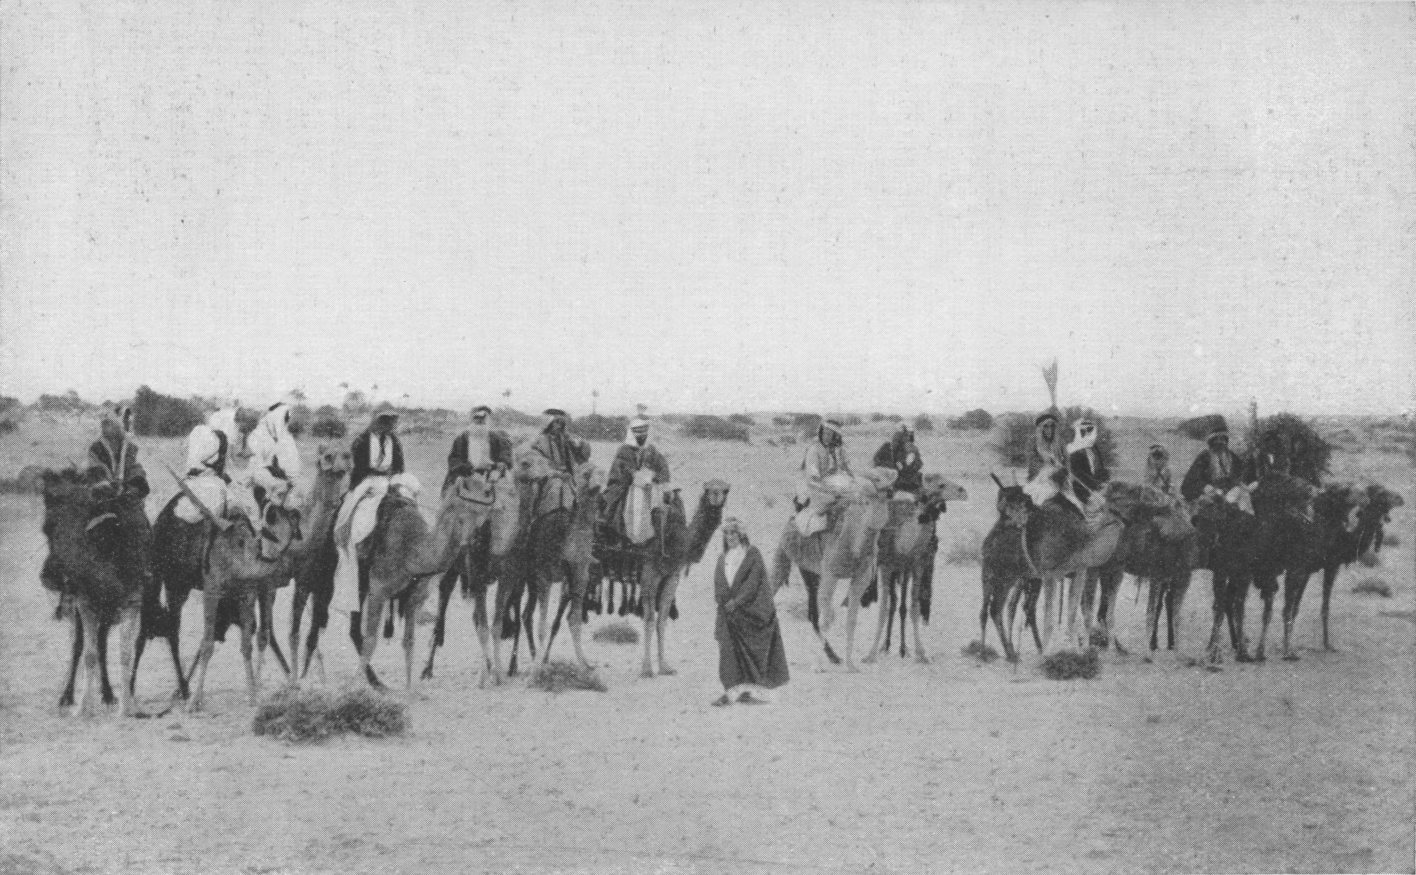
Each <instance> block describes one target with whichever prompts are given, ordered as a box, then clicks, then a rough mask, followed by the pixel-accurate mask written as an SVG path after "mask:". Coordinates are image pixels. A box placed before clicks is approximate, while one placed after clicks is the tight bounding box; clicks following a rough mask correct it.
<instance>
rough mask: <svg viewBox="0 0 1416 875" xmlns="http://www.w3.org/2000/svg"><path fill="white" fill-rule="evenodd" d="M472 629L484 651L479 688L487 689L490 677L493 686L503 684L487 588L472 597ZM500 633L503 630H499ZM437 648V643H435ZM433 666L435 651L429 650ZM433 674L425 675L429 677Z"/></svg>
mask: <svg viewBox="0 0 1416 875" xmlns="http://www.w3.org/2000/svg"><path fill="white" fill-rule="evenodd" d="M472 628H473V629H475V630H476V631H477V645H478V646H479V647H480V648H481V650H482V671H481V672H480V674H479V676H478V678H477V688H478V689H486V686H487V678H488V677H489V676H490V677H491V679H492V683H493V684H497V685H500V684H501V671H500V654H497V653H496V652H495V647H494V646H493V641H494V640H495V638H494V637H493V635H492V630H491V624H490V622H489V620H488V617H487V588H486V587H485V586H484V587H480V588H478V589H477V591H476V593H475V594H474V595H473V597H472ZM497 631H498V632H500V631H501V630H500V629H498V630H497ZM433 646H434V647H436V642H434V645H433ZM493 656H496V657H497V662H495V663H494V662H493V661H492V658H493ZM432 664H433V649H432V648H431V647H430V648H429V650H428V666H429V668H431V667H432ZM430 674H431V672H427V673H425V674H424V677H425V678H426V677H428V676H429V675H430Z"/></svg>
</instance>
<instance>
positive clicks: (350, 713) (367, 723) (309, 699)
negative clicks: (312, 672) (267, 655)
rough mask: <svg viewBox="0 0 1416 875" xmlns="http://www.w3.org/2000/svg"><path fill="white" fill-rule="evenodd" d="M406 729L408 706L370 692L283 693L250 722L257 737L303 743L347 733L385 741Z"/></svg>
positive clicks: (315, 691)
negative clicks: (387, 737)
mask: <svg viewBox="0 0 1416 875" xmlns="http://www.w3.org/2000/svg"><path fill="white" fill-rule="evenodd" d="M407 729H408V715H407V708H406V706H405V705H404V704H403V703H402V702H399V701H398V700H397V699H392V698H389V697H388V696H385V695H382V694H379V693H376V692H374V691H373V690H370V689H367V688H355V689H350V690H344V691H342V692H338V693H334V692H330V691H328V690H319V689H304V690H296V691H293V692H292V691H290V690H289V689H282V690H280V691H279V692H277V693H276V694H275V695H274V696H272V697H270V698H269V699H267V700H265V701H264V702H262V703H261V705H260V707H258V708H257V709H256V715H255V717H254V718H253V719H252V721H251V731H252V732H254V733H255V734H256V735H269V736H272V737H274V738H278V739H280V740H281V741H300V742H306V741H321V740H323V739H326V738H329V737H330V736H332V735H343V734H346V733H352V734H354V735H364V736H368V737H370V738H384V737H386V736H390V735H402V734H403V733H404V732H405V731H406V730H407Z"/></svg>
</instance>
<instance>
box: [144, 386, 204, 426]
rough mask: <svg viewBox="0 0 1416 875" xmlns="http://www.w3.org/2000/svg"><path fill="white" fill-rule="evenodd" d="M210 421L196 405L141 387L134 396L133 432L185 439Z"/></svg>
mask: <svg viewBox="0 0 1416 875" xmlns="http://www.w3.org/2000/svg"><path fill="white" fill-rule="evenodd" d="M205 420H206V416H204V415H203V413H202V410H201V408H200V407H198V406H197V405H196V404H193V403H192V402H191V401H188V400H186V399H184V398H174V397H173V396H171V395H163V394H162V393H160V392H155V391H153V390H152V389H151V388H149V387H148V386H139V387H138V391H137V392H135V393H134V394H133V431H135V432H137V433H138V434H140V435H151V436H155V437H184V436H186V435H187V433H188V432H190V431H191V430H192V429H193V428H194V427H195V426H198V425H201V424H202V423H203V422H204V421H205Z"/></svg>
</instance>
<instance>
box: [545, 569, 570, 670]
mask: <svg viewBox="0 0 1416 875" xmlns="http://www.w3.org/2000/svg"><path fill="white" fill-rule="evenodd" d="M554 586H555V583H553V582H552V583H547V584H546V585H545V589H544V592H545V595H544V597H543V598H542V599H541V604H540V606H539V608H538V610H539V613H540V621H541V622H540V630H541V647H542V648H543V649H542V652H541V662H549V661H550V659H551V636H552V635H553V634H554V633H553V632H551V630H550V629H549V628H547V626H546V615H547V614H548V613H549V611H550V609H551V588H552V587H554ZM565 589H566V587H565V584H561V600H560V604H559V605H558V606H557V607H556V625H557V626H559V625H560V616H561V613H562V612H563V611H564V610H565Z"/></svg>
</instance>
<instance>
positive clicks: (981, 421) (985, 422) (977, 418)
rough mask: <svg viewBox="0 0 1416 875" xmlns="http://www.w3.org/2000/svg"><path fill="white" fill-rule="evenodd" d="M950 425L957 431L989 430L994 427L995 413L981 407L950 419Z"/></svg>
mask: <svg viewBox="0 0 1416 875" xmlns="http://www.w3.org/2000/svg"><path fill="white" fill-rule="evenodd" d="M949 427H950V428H952V429H954V430H955V431H988V430H989V429H991V428H993V414H991V413H989V412H988V411H987V410H984V409H983V408H982V407H979V408H977V409H975V410H970V411H969V412H968V413H965V414H964V415H963V416H955V417H954V418H952V419H950V420H949Z"/></svg>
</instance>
